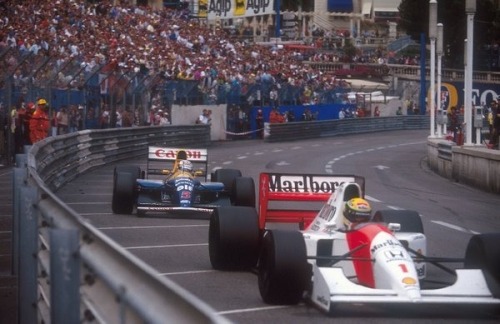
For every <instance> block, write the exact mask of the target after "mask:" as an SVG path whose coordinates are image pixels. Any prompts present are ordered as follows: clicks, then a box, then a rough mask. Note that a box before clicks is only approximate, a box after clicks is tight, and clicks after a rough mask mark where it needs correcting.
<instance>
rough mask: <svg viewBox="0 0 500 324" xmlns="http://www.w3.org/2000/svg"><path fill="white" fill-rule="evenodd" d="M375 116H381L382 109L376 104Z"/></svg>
mask: <svg viewBox="0 0 500 324" xmlns="http://www.w3.org/2000/svg"><path fill="white" fill-rule="evenodd" d="M373 116H375V117H380V109H379V108H378V106H375V111H374V112H373Z"/></svg>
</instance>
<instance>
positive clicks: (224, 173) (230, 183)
mask: <svg viewBox="0 0 500 324" xmlns="http://www.w3.org/2000/svg"><path fill="white" fill-rule="evenodd" d="M239 177H241V171H240V170H237V169H217V170H215V172H214V178H215V179H212V182H222V183H223V184H224V189H225V191H226V192H227V193H228V195H229V197H230V198H231V202H233V203H234V190H233V187H234V179H236V178H239Z"/></svg>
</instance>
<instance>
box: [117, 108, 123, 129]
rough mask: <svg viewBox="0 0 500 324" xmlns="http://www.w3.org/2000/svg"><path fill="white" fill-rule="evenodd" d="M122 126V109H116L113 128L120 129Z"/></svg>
mask: <svg viewBox="0 0 500 324" xmlns="http://www.w3.org/2000/svg"><path fill="white" fill-rule="evenodd" d="M122 126H123V113H122V109H121V108H118V109H117V110H116V124H115V127H116V128H120V127H122Z"/></svg>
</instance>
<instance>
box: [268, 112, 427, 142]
mask: <svg viewBox="0 0 500 324" xmlns="http://www.w3.org/2000/svg"><path fill="white" fill-rule="evenodd" d="M426 128H430V118H429V116H419V115H412V116H391V117H376V118H349V119H342V120H340V119H336V120H325V121H310V122H294V123H284V124H266V125H265V130H264V139H265V140H266V141H267V142H284V141H298V140H303V139H308V138H320V137H329V136H337V135H348V134H362V133H373V132H379V131H389V130H407V129H426Z"/></svg>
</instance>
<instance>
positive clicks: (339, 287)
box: [311, 265, 500, 312]
mask: <svg viewBox="0 0 500 324" xmlns="http://www.w3.org/2000/svg"><path fill="white" fill-rule="evenodd" d="M313 269H314V270H313V271H314V275H313V278H314V279H313V281H314V282H313V290H312V294H311V301H312V302H313V303H314V304H316V305H317V306H318V307H320V308H321V309H323V310H325V311H327V312H329V311H330V309H331V306H333V305H335V304H339V303H363V304H374V303H380V304H414V305H417V304H477V305H480V304H482V305H500V299H498V298H495V297H494V295H493V293H492V291H491V290H490V288H489V287H488V284H487V282H486V279H485V277H484V274H483V272H482V270H479V269H458V270H456V274H457V278H456V281H455V283H453V284H452V285H449V286H447V287H444V288H438V289H418V290H419V291H418V293H417V294H415V295H413V296H410V297H409V296H403V295H401V294H398V292H397V291H396V290H392V289H376V288H369V287H365V286H362V285H359V284H356V283H355V282H353V281H351V280H349V279H348V278H347V277H346V276H345V275H344V272H343V270H342V269H341V268H320V267H318V266H317V265H313Z"/></svg>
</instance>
